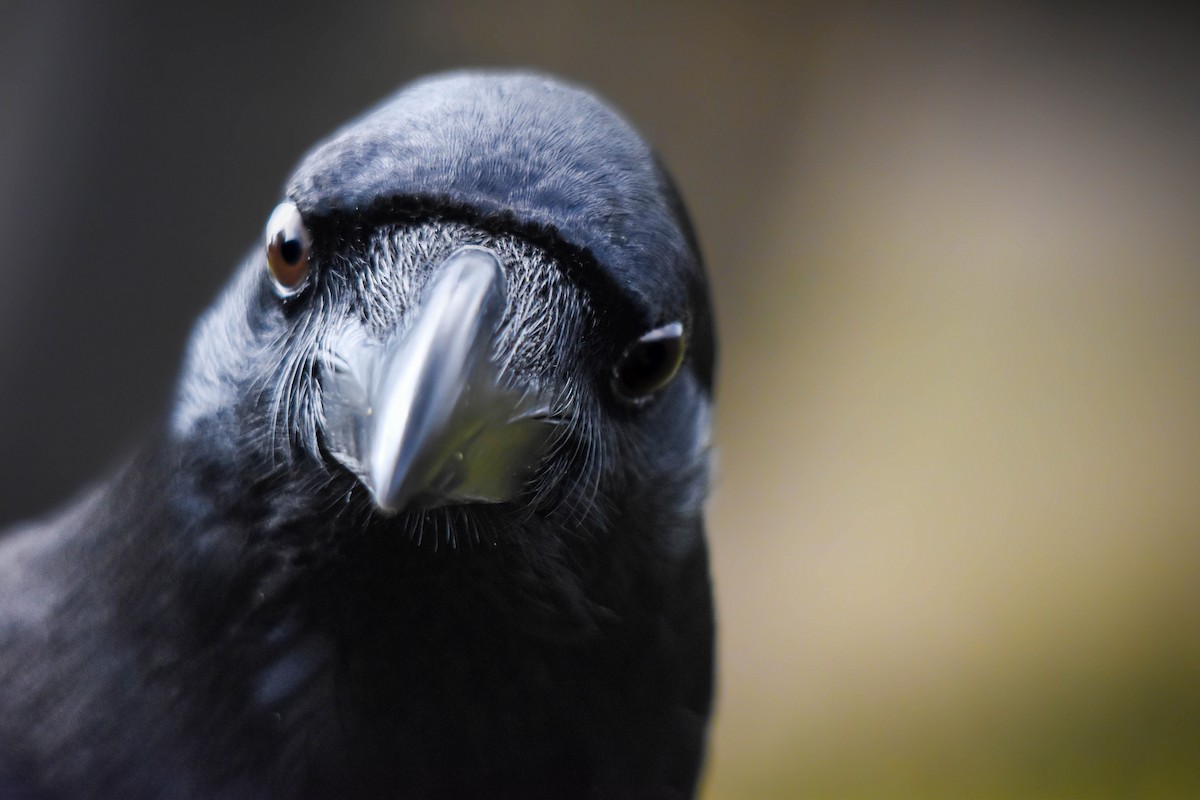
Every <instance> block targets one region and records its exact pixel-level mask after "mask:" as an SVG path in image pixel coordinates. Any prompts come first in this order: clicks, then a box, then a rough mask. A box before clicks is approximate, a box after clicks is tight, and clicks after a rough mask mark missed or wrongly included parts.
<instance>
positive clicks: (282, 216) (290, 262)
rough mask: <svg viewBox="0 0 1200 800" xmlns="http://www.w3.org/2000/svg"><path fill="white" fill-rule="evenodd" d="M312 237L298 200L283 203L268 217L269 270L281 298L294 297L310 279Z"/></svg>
mask: <svg viewBox="0 0 1200 800" xmlns="http://www.w3.org/2000/svg"><path fill="white" fill-rule="evenodd" d="M311 248H312V240H311V239H310V238H309V235H308V228H306V227H305V226H304V218H303V217H301V216H300V209H298V208H296V204H295V203H280V204H279V205H277V206H275V210H274V211H272V212H271V218H270V219H269V220H267V269H268V271H269V272H270V273H271V283H272V284H273V285H274V287H275V291H276V293H277V294H279V296H280V297H291V296H292V295H294V294H296V293H297V292H299V291H300V290H301V289H303V288H304V284H305V281H307V280H308V256H309V250H310V249H311Z"/></svg>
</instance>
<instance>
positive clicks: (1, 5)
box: [0, 0, 1200, 798]
mask: <svg viewBox="0 0 1200 800" xmlns="http://www.w3.org/2000/svg"><path fill="white" fill-rule="evenodd" d="M162 5H166V4H162ZM201 5H203V6H204V8H203V9H201V8H200V6H201ZM1060 7H1062V6H1060ZM1197 27H1198V26H1197V24H1196V23H1195V22H1194V21H1193V20H1192V18H1191V16H1190V15H1188V14H1187V13H1186V12H1183V11H1181V12H1179V13H1175V14H1168V13H1165V12H1163V11H1156V12H1150V11H1143V12H1140V13H1138V12H1133V11H1127V12H1124V13H1118V12H1110V11H1104V12H1101V11H1098V10H1096V9H1092V8H1090V7H1089V6H1086V5H1082V4H1081V5H1080V7H1078V8H1077V9H1075V10H1074V11H1071V12H1063V11H1060V12H1056V13H1051V12H1049V11H1046V10H1039V8H1038V7H1037V6H1035V5H1032V4H1031V5H1021V4H1012V3H1010V4H1003V5H994V6H989V5H980V4H974V3H972V4H957V5H952V4H945V5H940V4H933V3H921V4H912V3H910V4H881V3H876V4H824V5H808V4H798V3H797V4H783V3H780V4H738V5H734V4H719V3H714V2H692V3H686V4H685V3H671V4H659V5H650V4H639V3H634V2H608V3H593V4H566V3H563V4H538V3H531V2H525V1H524V0H510V2H506V3H503V4H495V3H483V2H470V1H469V0H454V1H453V2H443V3H430V2H426V3H421V4H410V3H385V2H374V3H366V2H342V3H337V4H334V3H328V2H326V3H316V2H307V1H305V2H293V3H289V4H282V3H265V4H243V3H233V2H209V3H204V4H200V3H195V4H181V5H180V6H178V7H174V6H172V7H169V8H165V7H162V6H161V5H158V4H151V3H145V4H140V5H139V4H134V3H130V2H109V3H105V4H100V3H93V2H86V1H85V0H75V1H74V2H62V3H54V2H33V1H32V0H28V1H26V0H15V2H14V0H0V242H2V243H3V246H2V248H0V445H2V453H3V457H2V458H0V524H4V523H8V522H11V521H14V520H17V519H20V518H23V517H27V516H30V515H36V514H39V513H43V512H45V511H47V510H49V509H50V508H52V507H53V506H54V505H56V504H57V503H59V502H61V501H62V500H63V499H64V498H66V497H67V496H68V495H70V494H72V493H73V492H76V491H78V490H79V489H80V488H81V487H82V486H84V485H85V484H86V482H87V481H89V480H90V479H93V478H95V477H96V476H98V475H99V474H101V473H102V472H103V471H104V470H105V469H107V468H108V467H109V466H110V465H111V464H113V463H114V461H115V460H117V459H118V458H120V457H121V455H122V454H123V453H125V452H127V451H128V449H129V448H130V447H131V446H132V445H133V443H134V442H136V440H137V438H138V437H139V435H140V434H141V433H142V432H144V431H146V430H147V429H148V428H149V426H150V425H152V424H153V423H154V421H155V420H156V418H157V416H158V415H159V414H160V413H161V412H162V410H163V409H164V407H165V404H166V402H167V401H168V399H169V395H170V388H171V383H172V380H173V377H174V373H175V370H176V367H177V364H178V362H179V356H180V352H181V349H182V347H183V345H184V342H185V338H186V336H187V332H188V329H189V327H190V325H191V323H192V321H193V319H194V318H195V316H196V315H197V314H198V312H200V310H201V309H203V308H204V307H205V306H206V305H207V304H208V303H209V302H210V300H211V299H212V297H213V296H214V294H215V293H216V291H217V289H218V287H220V286H221V284H222V283H223V281H224V280H225V278H226V277H227V276H228V275H229V273H230V271H231V270H232V268H233V266H234V264H235V262H236V260H237V259H238V258H239V257H240V255H241V254H242V253H243V252H244V251H245V248H246V247H248V246H250V245H251V244H252V243H254V242H256V241H258V237H259V236H260V232H261V229H262V226H263V224H264V222H265V220H266V216H267V214H268V213H269V211H270V209H271V208H272V206H273V205H274V203H275V202H276V201H277V200H278V198H279V195H280V189H281V186H282V183H283V181H284V179H285V177H286V176H287V174H288V172H289V170H290V168H291V167H292V165H293V164H294V163H295V162H296V160H297V159H298V158H299V157H300V156H301V155H302V153H303V152H304V150H305V149H306V148H307V147H308V146H309V145H311V144H312V143H314V142H315V141H316V140H317V139H318V138H319V137H321V136H323V135H325V134H326V133H328V132H329V131H330V130H331V129H332V128H334V127H335V126H337V125H339V124H341V123H342V122H344V121H346V120H347V119H348V118H349V117H350V116H352V115H354V114H356V113H358V112H359V111H361V110H363V109H364V108H366V107H367V106H369V105H371V104H373V103H375V102H376V101H378V100H379V99H380V98H381V97H383V96H384V95H385V94H387V93H388V92H390V91H392V90H393V89H394V88H396V87H397V86H398V85H399V84H401V83H403V82H404V81H406V80H408V79H411V78H413V77H416V76H418V75H421V74H424V73H427V72H431V71H435V70H440V69H445V68H450V67H456V66H464V65H518V66H534V67H538V68H541V69H546V70H550V71H553V72H556V73H560V74H561V75H563V76H566V77H568V78H571V79H574V80H576V81H579V82H582V83H585V84H588V85H590V86H592V87H594V88H595V89H597V90H598V91H599V92H601V93H602V94H603V95H605V96H606V97H608V98H609V99H610V100H611V101H612V102H614V103H615V104H616V105H617V106H618V107H620V108H621V109H623V110H624V112H625V113H626V114H627V115H628V116H629V117H630V118H631V119H632V120H633V121H634V122H635V124H637V125H638V126H639V127H640V128H641V129H642V130H643V131H644V132H645V133H646V134H647V135H648V137H649V138H650V139H651V140H652V141H653V142H654V143H655V144H656V145H657V146H658V148H659V149H660V150H661V151H662V153H663V154H664V156H665V158H666V161H667V163H668V164H669V165H670V166H671V167H672V169H673V171H674V172H675V174H676V177H677V178H678V181H679V183H680V185H681V187H682V189H683V192H684V194H685V196H686V198H687V200H688V202H689V205H690V207H691V210H692V213H693V216H694V218H695V222H696V226H697V228H698V231H699V234H700V238H701V241H702V244H703V246H704V248H705V251H706V255H707V258H708V261H709V264H710V269H711V272H712V277H713V284H714V288H715V293H716V302H717V306H718V314H719V322H720V331H721V334H722V338H723V350H722V367H721V375H720V377H721V389H720V402H721V408H720V413H719V416H718V431H717V436H718V441H719V444H720V462H719V478H718V485H717V489H716V494H715V497H714V500H713V502H712V506H711V511H712V513H711V525H710V527H711V537H712V543H713V551H714V570H715V573H716V579H717V590H718V599H719V603H720V612H721V614H720V616H721V623H722V626H721V694H720V699H719V715H718V719H717V723H716V727H715V731H714V739H713V745H714V746H713V752H712V757H711V759H710V762H709V773H708V781H707V797H709V798H793V797H794V798H809V797H812V798H843V797H844V798H860V797H861V798H907V797H912V798H962V797H970V798H990V797H1019V798H1043V797H1044V798H1066V797H1114V798H1116V797H1164V798H1165V797H1185V796H1198V795H1200V678H1198V676H1200V580H1198V571H1200V569H1198V568H1200V535H1198V534H1200V491H1198V488H1200V487H1198V486H1197V484H1198V480H1197V479H1198V477H1200V313H1198V312H1200V258H1198V256H1197V254H1198V253H1200V216H1198V212H1200V196H1198V195H1200V159H1198V158H1197V155H1196V151H1197V142H1200V103H1198V100H1200V94H1198V90H1200V71H1198V69H1197V67H1198V66H1200V53H1198V52H1197V48H1196V42H1197V41H1200V36H1198V35H1197V34H1198V33H1200V30H1197Z"/></svg>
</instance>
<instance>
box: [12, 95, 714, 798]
mask: <svg viewBox="0 0 1200 800" xmlns="http://www.w3.org/2000/svg"><path fill="white" fill-rule="evenodd" d="M288 195H289V197H290V198H291V199H292V200H294V201H295V202H296V203H297V205H298V206H299V207H300V209H301V211H302V213H304V215H305V221H306V224H307V225H308V226H309V230H310V232H311V234H312V240H313V244H312V258H311V262H310V264H309V269H310V279H309V284H308V285H307V286H306V288H305V289H304V290H303V291H301V292H299V293H298V294H297V295H296V296H295V297H291V298H286V299H281V298H280V297H279V296H278V295H277V294H276V293H275V292H274V291H273V290H272V288H271V285H270V282H269V280H268V278H267V272H266V265H265V262H264V256H263V254H262V253H261V252H259V251H255V252H252V253H251V254H250V255H249V256H248V258H247V259H246V260H245V262H244V263H243V264H242V266H241V267H240V268H239V270H238V272H237V273H236V274H235V275H234V277H233V280H232V281H231V283H230V285H229V287H228V288H227V289H226V290H225V291H224V293H223V294H222V296H221V297H220V298H218V300H217V301H216V303H215V304H214V306H213V307H212V308H211V309H210V310H209V311H208V312H207V313H206V314H205V316H204V318H203V319H202V320H201V322H200V323H199V325H198V326H197V328H196V331H195V333H194V336H193V339H192V342H191V345H190V348H189V354H188V359H187V362H186V364H185V366H184V370H183V374H182V376H181V381H180V386H179V392H178V395H177V400H176V404H175V406H174V408H172V409H171V411H170V414H169V415H168V417H167V419H165V420H164V422H163V424H162V425H161V427H160V428H159V429H158V431H157V432H156V433H155V434H154V435H153V436H151V437H150V438H149V440H148V441H147V442H146V443H145V445H144V446H143V447H142V448H141V449H140V450H139V451H138V454H137V455H136V456H135V457H134V458H133V459H132V460H131V461H130V462H129V463H128V464H127V465H125V466H124V467H123V468H122V469H121V470H119V471H118V472H117V473H116V474H114V475H112V476H109V477H107V478H106V479H104V480H103V481H101V482H100V483H98V484H97V486H96V487H95V488H94V489H92V490H90V491H89V492H88V493H86V494H85V495H83V496H81V497H80V498H78V499H77V500H76V501H75V502H74V503H72V504H70V505H68V506H67V507H65V509H64V510H63V511H61V512H59V513H58V514H56V515H54V516H51V517H48V518H47V519H45V520H44V521H41V522H38V523H34V524H32V525H29V526H26V527H24V528H22V529H20V530H16V531H13V532H10V533H7V534H5V535H4V536H3V537H0V797H8V796H16V797H20V796H26V795H27V796H29V797H41V798H111V797H122V798H151V797H171V798H326V797H405V798H418V799H420V798H429V799H430V800H433V799H434V798H447V799H449V798H471V797H480V798H483V797H489V798H503V797H514V798H515V797H523V798H536V797H546V798H564V797H573V798H574V797H579V798H633V797H654V798H687V797H692V796H694V793H695V790H696V785H697V781H698V776H699V773H700V769H701V766H702V762H703V757H704V748H705V738H706V730H707V724H708V717H709V712H710V706H711V698H712V691H713V686H712V661H713V618H712V605H711V603H712V600H711V596H710V588H709V577H708V562H707V550H706V545H705V542H704V530H703V516H702V505H703V501H704V497H705V495H706V492H707V484H708V456H709V453H708V450H709V444H708V421H709V414H710V410H709V404H710V399H711V394H712V386H711V381H712V375H713V352H714V349H713V345H712V330H713V328H712V324H711V311H710V309H709V305H708V297H707V288H706V284H705V279H704V274H703V269H702V265H701V262H700V258H699V254H698V252H697V250H696V245H695V239H694V236H693V235H692V233H691V230H690V227H689V223H688V222H687V219H686V215H685V214H684V211H683V209H682V205H681V204H680V202H679V200H678V196H677V194H676V192H675V190H674V188H673V187H672V186H671V184H670V182H669V179H668V178H667V177H666V175H665V173H664V172H663V170H662V169H661V167H660V166H659V164H658V161H657V159H656V158H655V156H654V155H653V153H652V152H651V151H650V149H649V148H648V147H647V146H646V145H645V143H644V142H643V141H642V140H641V139H640V138H639V137H638V136H637V134H636V133H634V132H633V131H632V129H631V128H629V126H628V125H627V124H626V123H625V122H624V121H623V120H622V119H621V118H620V117H619V116H617V115H616V114H615V113H614V112H612V111H611V110H610V109H608V108H607V107H606V106H604V105H603V104H602V103H600V102H599V101H597V100H596V99H595V98H593V97H592V96H591V95H589V94H587V93H585V92H583V91H582V90H579V89H575V88H573V87H568V86H564V85H563V84H560V83H556V82H553V81H551V80H549V79H547V78H544V77H542V76H533V75H524V74H500V75H493V74H472V73H461V74H455V75H452V76H448V77H442V78H437V79H432V80H427V81H423V82H420V83H418V84H416V85H414V86H413V87H411V88H409V89H406V90H404V91H402V92H401V93H400V94H399V95H398V96H397V97H396V98H394V99H393V100H391V101H390V102H389V103H388V104H385V105H384V106H382V107H381V108H380V109H379V110H378V111H376V112H373V113H372V114H370V115H368V116H367V117H365V118H364V119H363V120H362V121H360V122H358V123H355V124H354V125H352V126H350V127H348V128H346V129H344V130H343V131H342V132H340V133H338V134H337V135H335V136H334V137H333V138H332V139H331V140H330V141H329V142H327V143H326V144H324V145H322V146H320V147H318V148H317V149H316V150H315V151H314V152H313V153H312V154H311V155H310V156H308V157H307V158H306V160H305V161H304V162H303V163H302V165H301V167H300V168H299V170H298V172H297V173H296V175H295V177H294V178H293V179H292V181H291V183H290V184H289V189H288ZM464 245H479V246H484V247H487V248H489V249H490V250H491V251H492V252H494V253H495V254H496V256H497V258H498V259H499V261H500V262H501V263H502V265H503V271H504V276H505V280H506V286H507V292H508V294H507V300H506V302H507V306H506V310H505V313H504V316H503V320H502V322H501V324H500V327H499V330H498V332H497V333H496V339H495V348H494V352H493V353H492V354H491V355H492V358H493V359H494V360H495V362H496V363H497V365H498V367H499V369H498V371H499V374H500V381H501V382H502V383H504V385H506V386H508V387H510V388H513V387H526V388H527V389H529V390H530V391H533V390H536V391H537V392H538V394H539V396H543V397H546V398H549V399H548V401H547V402H548V405H547V408H546V409H545V411H544V413H545V414H546V415H547V418H548V419H551V420H552V421H553V424H554V434H553V436H552V437H551V438H550V440H549V442H548V443H547V445H546V447H545V448H544V451H543V452H542V454H541V456H540V458H539V460H538V462H537V464H536V469H535V470H534V472H533V475H532V477H531V478H530V479H529V481H528V482H527V484H526V485H525V487H524V489H523V490H522V491H521V492H520V493H519V494H518V496H516V497H515V498H513V499H511V500H507V501H504V502H496V503H491V504H482V503H475V504H463V505H450V506H443V507H437V508H428V509H421V508H413V509H409V510H405V511H402V512H401V513H399V514H396V515H391V514H386V513H382V512H380V511H379V510H377V508H376V507H375V505H374V502H373V500H372V497H371V495H370V493H369V492H368V491H367V490H366V488H365V487H364V486H363V485H362V484H361V483H360V482H359V479H358V478H356V477H355V476H354V475H352V474H351V473H350V472H349V471H348V470H347V469H345V468H344V467H342V466H341V465H340V464H339V462H338V461H337V460H336V459H335V458H333V457H332V456H331V455H330V452H329V442H328V441H327V437H326V435H325V433H324V430H323V427H322V423H323V419H324V408H323V406H324V403H325V402H326V400H327V399H328V398H327V397H326V392H327V391H329V390H328V388H327V387H326V385H325V383H326V382H325V380H324V377H325V370H326V369H328V368H329V359H330V357H331V356H330V352H331V348H332V347H333V342H334V341H335V340H336V337H337V336H338V332H339V331H340V330H343V329H344V328H345V326H347V325H354V326H358V327H357V328H356V330H359V329H361V330H362V331H363V332H364V333H363V334H362V335H364V336H368V337H373V338H375V339H377V340H378V341H380V342H386V341H388V340H389V337H397V336H402V335H403V333H404V331H405V330H406V326H408V325H410V324H411V319H410V315H411V313H412V309H414V308H415V307H416V306H417V305H419V303H420V301H421V296H422V289H423V287H424V286H425V284H426V282H427V280H428V279H429V275H430V274H431V272H432V270H433V268H434V266H435V265H437V264H439V263H440V262H441V261H443V260H444V259H445V258H446V257H447V256H448V255H449V254H450V253H452V252H453V251H454V250H455V249H456V248H459V247H462V246H464ZM673 320H680V321H683V322H684V323H685V326H686V327H687V328H688V330H689V340H688V341H689V344H688V347H689V350H688V354H687V361H686V364H687V366H686V367H685V369H684V371H683V372H681V374H680V375H679V377H677V378H676V379H675V380H674V381H673V382H672V383H670V384H668V385H667V386H666V387H665V388H664V389H663V390H662V391H661V392H660V393H659V394H657V395H656V396H655V397H653V398H652V399H651V400H650V401H649V402H647V403H645V404H644V405H640V406H638V407H633V406H631V405H630V404H628V403H625V402H623V401H622V400H621V398H619V397H615V396H613V393H612V391H611V387H610V383H611V374H612V368H613V365H614V363H615V361H616V359H617V358H618V357H619V355H620V354H621V353H622V352H623V351H624V349H625V347H626V346H627V345H628V344H629V342H630V341H632V340H634V339H635V338H636V337H637V336H639V335H641V334H643V333H645V331H646V330H647V329H648V328H649V327H651V326H653V325H656V324H661V323H662V322H663V321H673ZM530 387H532V388H530Z"/></svg>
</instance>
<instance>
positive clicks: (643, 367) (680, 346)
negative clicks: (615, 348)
mask: <svg viewBox="0 0 1200 800" xmlns="http://www.w3.org/2000/svg"><path fill="white" fill-rule="evenodd" d="M683 352H684V336H683V323H681V322H672V323H670V324H669V325H663V326H662V327H661V328H655V329H654V330H652V331H650V332H649V333H647V334H645V335H643V336H640V337H638V339H637V340H636V341H634V343H633V344H631V345H630V346H629V348H628V349H626V351H625V352H624V354H623V355H622V356H621V359H620V360H619V361H618V362H617V365H616V367H614V368H613V389H615V390H616V393H617V395H618V396H619V397H620V398H621V399H623V400H626V401H628V402H632V403H641V402H644V401H645V400H647V399H649V397H650V395H652V394H654V393H655V392H657V391H658V390H659V389H661V388H663V387H664V386H666V385H667V384H668V383H670V382H671V379H672V378H674V377H675V374H676V373H677V372H679V367H680V366H681V365H682V364H683Z"/></svg>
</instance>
